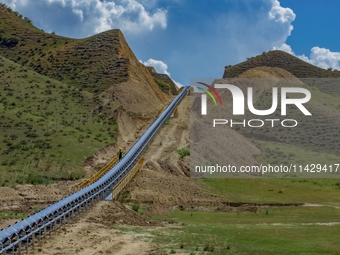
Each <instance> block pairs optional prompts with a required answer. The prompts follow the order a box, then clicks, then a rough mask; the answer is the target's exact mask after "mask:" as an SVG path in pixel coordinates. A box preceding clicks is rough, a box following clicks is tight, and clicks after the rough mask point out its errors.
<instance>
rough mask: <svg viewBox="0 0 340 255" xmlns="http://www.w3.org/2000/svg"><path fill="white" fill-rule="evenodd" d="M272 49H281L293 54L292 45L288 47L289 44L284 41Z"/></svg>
mask: <svg viewBox="0 0 340 255" xmlns="http://www.w3.org/2000/svg"><path fill="white" fill-rule="evenodd" d="M273 50H281V51H284V52H287V53H289V54H291V55H294V56H295V53H294V51H293V49H292V47H290V45H288V44H286V43H283V44H281V45H280V46H274V47H273Z"/></svg>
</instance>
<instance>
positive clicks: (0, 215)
mask: <svg viewBox="0 0 340 255" xmlns="http://www.w3.org/2000/svg"><path fill="white" fill-rule="evenodd" d="M26 217H27V214H23V213H17V212H0V219H24V218H26Z"/></svg>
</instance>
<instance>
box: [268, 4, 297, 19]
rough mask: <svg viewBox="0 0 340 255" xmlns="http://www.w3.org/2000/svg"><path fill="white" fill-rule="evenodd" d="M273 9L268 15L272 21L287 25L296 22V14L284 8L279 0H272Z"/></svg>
mask: <svg viewBox="0 0 340 255" xmlns="http://www.w3.org/2000/svg"><path fill="white" fill-rule="evenodd" d="M271 2H272V8H271V9H270V11H269V13H268V15H269V18H270V19H274V20H275V21H277V22H281V23H287V22H293V21H294V20H295V17H296V15H295V13H294V12H293V10H292V9H290V8H284V7H282V6H281V5H280V2H279V1H278V0H271Z"/></svg>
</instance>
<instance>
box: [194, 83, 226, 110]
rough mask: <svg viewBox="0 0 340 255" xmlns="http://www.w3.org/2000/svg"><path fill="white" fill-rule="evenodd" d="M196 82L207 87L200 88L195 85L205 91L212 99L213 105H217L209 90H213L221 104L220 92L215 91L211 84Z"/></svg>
mask: <svg viewBox="0 0 340 255" xmlns="http://www.w3.org/2000/svg"><path fill="white" fill-rule="evenodd" d="M197 83H199V84H201V85H203V86H205V87H207V88H208V89H204V88H201V87H197V88H198V89H200V90H202V91H203V92H205V93H207V94H208V95H209V96H210V97H211V99H212V100H213V101H214V104H215V105H217V102H216V98H215V97H214V95H213V94H212V93H211V92H213V93H214V94H215V95H216V97H217V99H218V102H219V103H220V105H222V99H221V96H220V94H218V93H217V91H216V89H215V88H214V87H213V86H211V85H208V84H206V83H203V82H197Z"/></svg>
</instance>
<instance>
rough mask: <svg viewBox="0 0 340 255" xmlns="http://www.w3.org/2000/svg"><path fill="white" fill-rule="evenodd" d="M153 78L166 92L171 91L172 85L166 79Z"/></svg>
mask: <svg viewBox="0 0 340 255" xmlns="http://www.w3.org/2000/svg"><path fill="white" fill-rule="evenodd" d="M153 79H154V80H155V82H156V84H157V85H158V87H159V88H160V89H161V90H162V91H163V92H165V93H169V92H170V86H169V84H168V83H166V82H165V81H163V80H161V79H159V78H156V77H153Z"/></svg>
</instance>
